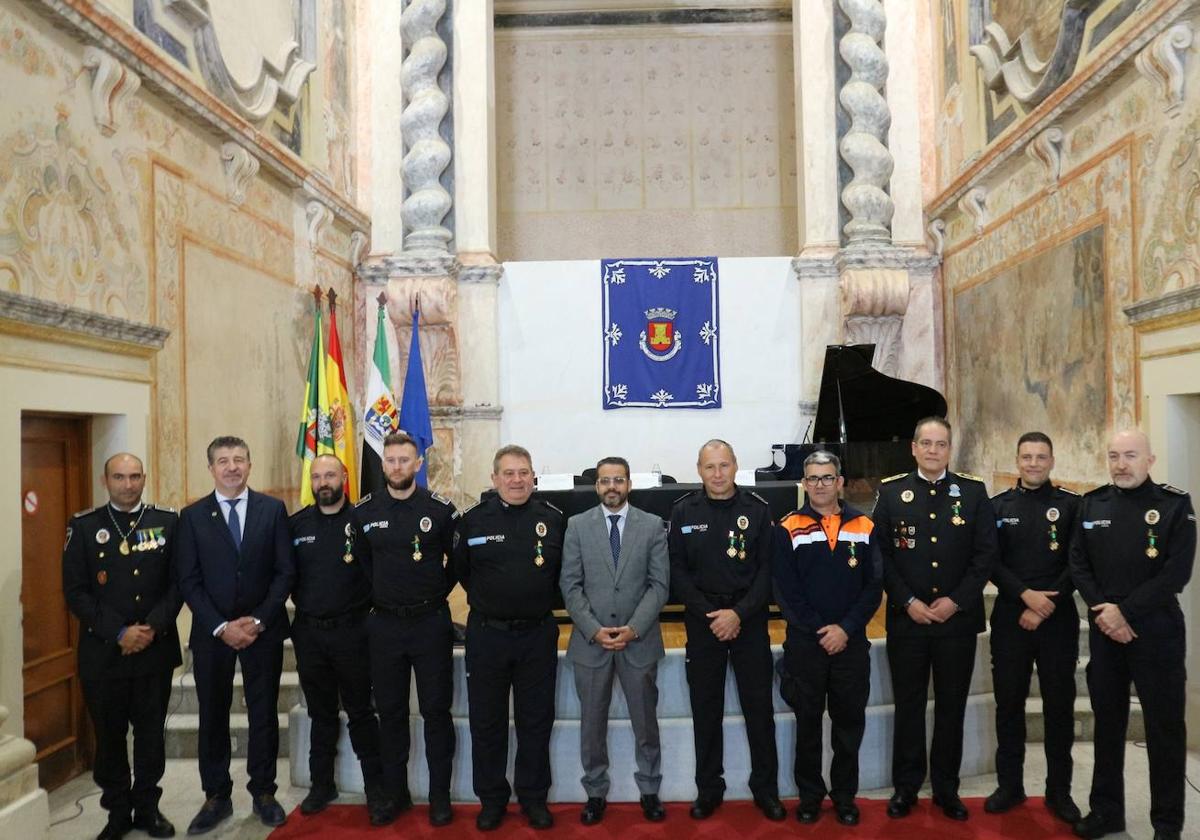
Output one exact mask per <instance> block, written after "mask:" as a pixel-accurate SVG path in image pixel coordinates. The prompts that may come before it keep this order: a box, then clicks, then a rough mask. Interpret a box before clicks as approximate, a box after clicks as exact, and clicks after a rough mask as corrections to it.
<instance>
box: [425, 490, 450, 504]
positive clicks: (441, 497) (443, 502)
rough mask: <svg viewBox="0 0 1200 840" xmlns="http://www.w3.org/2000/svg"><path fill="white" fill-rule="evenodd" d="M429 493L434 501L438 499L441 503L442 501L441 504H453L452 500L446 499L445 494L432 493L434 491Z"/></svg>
mask: <svg viewBox="0 0 1200 840" xmlns="http://www.w3.org/2000/svg"><path fill="white" fill-rule="evenodd" d="M429 495H430V496H432V497H433V498H434V499H435V500H436V501H439V502H441V503H442V504H444V505H452V504H454V502H452V501H450V500H449V499H447V498H446V497H445V496H443V495H442V494H441V493H434V492H432V491H430V493H429Z"/></svg>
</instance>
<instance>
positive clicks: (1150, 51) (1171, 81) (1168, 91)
mask: <svg viewBox="0 0 1200 840" xmlns="http://www.w3.org/2000/svg"><path fill="white" fill-rule="evenodd" d="M1193 40H1194V34H1193V30H1192V24H1191V23H1190V22H1188V21H1180V22H1179V23H1177V24H1175V25H1174V26H1172V27H1170V28H1169V29H1167V30H1166V31H1165V32H1162V33H1161V34H1159V35H1158V36H1157V37H1156V38H1155V39H1154V40H1153V41H1151V42H1150V43H1149V44H1148V45H1147V46H1146V48H1145V49H1144V50H1142V51H1141V52H1140V53H1138V55H1137V58H1136V59H1135V60H1134V63H1135V64H1136V66H1137V69H1138V72H1139V73H1141V74H1142V75H1143V76H1145V77H1146V78H1147V79H1149V80H1150V83H1151V84H1152V85H1154V87H1155V88H1156V89H1157V90H1158V93H1159V95H1160V96H1161V97H1162V99H1163V110H1164V111H1165V112H1166V114H1167V115H1168V116H1172V117H1173V116H1175V115H1176V114H1178V113H1179V112H1180V111H1181V110H1182V109H1183V101H1184V84H1185V82H1186V77H1187V74H1186V72H1185V71H1186V69H1187V68H1186V64H1187V59H1188V56H1189V54H1190V53H1191V47H1192V43H1193Z"/></svg>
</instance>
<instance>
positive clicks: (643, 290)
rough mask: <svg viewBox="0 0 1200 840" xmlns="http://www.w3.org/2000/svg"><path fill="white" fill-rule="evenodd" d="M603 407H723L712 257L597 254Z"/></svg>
mask: <svg viewBox="0 0 1200 840" xmlns="http://www.w3.org/2000/svg"><path fill="white" fill-rule="evenodd" d="M600 275H601V291H602V294H603V307H602V308H603V312H604V320H603V323H602V325H601V326H602V329H603V335H602V337H601V339H602V341H603V342H604V396H603V403H604V408H605V409H614V408H720V407H721V358H720V352H719V344H720V323H719V320H718V317H717V258H716V257H692V258H677V259H671V258H664V259H643V260H601V261H600Z"/></svg>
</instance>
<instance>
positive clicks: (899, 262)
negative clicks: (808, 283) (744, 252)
mask: <svg viewBox="0 0 1200 840" xmlns="http://www.w3.org/2000/svg"><path fill="white" fill-rule="evenodd" d="M940 261H941V260H940V258H939V257H938V256H937V255H936V254H931V253H927V252H925V251H920V250H917V249H914V248H906V247H903V246H897V245H888V246H877V247H869V248H844V249H841V250H832V249H830V250H828V251H818V252H817V253H811V254H801V255H800V256H798V257H793V258H792V272H793V273H794V274H795V275H796V279H797V280H801V281H804V280H836V279H838V278H839V277H840V276H841V275H842V274H843V273H845V272H847V271H864V270H872V269H886V270H894V271H907V272H909V273H910V274H914V275H918V276H920V275H932V274H933V270H934V269H935V268H937V266H938V264H939V263H940Z"/></svg>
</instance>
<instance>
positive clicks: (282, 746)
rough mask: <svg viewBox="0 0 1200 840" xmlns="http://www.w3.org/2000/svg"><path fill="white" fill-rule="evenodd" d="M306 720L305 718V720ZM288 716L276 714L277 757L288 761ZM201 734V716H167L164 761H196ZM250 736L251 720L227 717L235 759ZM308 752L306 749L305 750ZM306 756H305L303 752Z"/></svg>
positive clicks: (242, 753)
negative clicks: (182, 759)
mask: <svg viewBox="0 0 1200 840" xmlns="http://www.w3.org/2000/svg"><path fill="white" fill-rule="evenodd" d="M304 719H305V720H306V721H307V720H308V717H307V715H305V718H304ZM288 722H289V716H288V714H286V713H282V714H280V715H279V757H280V758H287V757H288V751H289V748H290V746H291V738H290V737H289V736H288ZM199 733H200V716H199V715H197V714H173V715H169V716H168V717H167V726H166V752H167V758H195V757H196V755H197V743H198V740H199ZM249 736H250V721H249V719H248V717H247V716H246V714H245V713H244V712H239V713H236V714H231V715H230V716H229V740H230V745H231V747H232V753H233V757H234V758H235V759H244V758H245V757H246V745H247V743H248V739H249ZM305 749H306V750H307V747H306V748H305ZM306 754H307V753H306Z"/></svg>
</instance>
